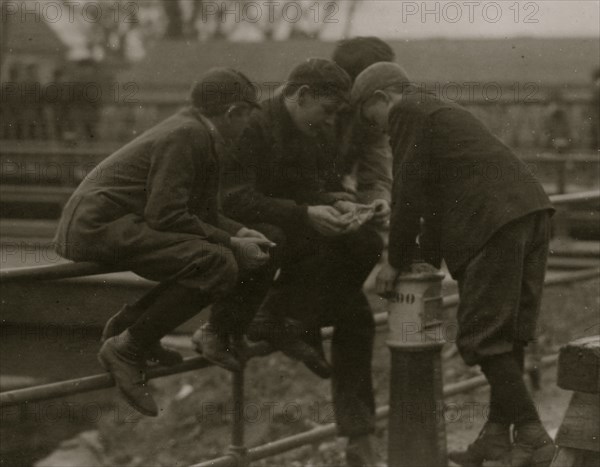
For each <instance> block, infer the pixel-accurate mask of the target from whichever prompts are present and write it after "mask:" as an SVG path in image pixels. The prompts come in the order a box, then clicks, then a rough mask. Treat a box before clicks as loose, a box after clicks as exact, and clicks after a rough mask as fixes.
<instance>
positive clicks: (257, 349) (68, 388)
mask: <svg viewBox="0 0 600 467" xmlns="http://www.w3.org/2000/svg"><path fill="white" fill-rule="evenodd" d="M598 276H600V268H592V269H586V270H583V271H575V272H564V273H560V274H556V275H554V276H553V277H550V278H547V279H546V282H545V285H547V286H551V285H557V284H563V283H568V282H580V281H584V280H588V279H592V278H594V277H598ZM458 302H459V297H458V295H457V294H454V295H448V296H446V297H444V299H443V307H444V308H451V307H453V306H456V305H457V304H458ZM375 323H376V325H378V326H382V325H385V324H386V323H387V313H378V314H376V315H375ZM332 335H333V328H331V327H326V328H323V330H322V336H323V339H329V338H331V336H332ZM271 351H272V349H271V348H270V347H269V346H268V345H266V344H264V343H258V344H255V345H252V346H250V347H249V348H248V353H247V356H248V358H251V357H256V356H261V355H266V354H267V353H269V352H271ZM209 366H212V363H211V362H209V361H208V360H205V359H204V358H203V357H201V356H198V357H190V358H187V359H185V360H184V362H183V363H181V364H179V365H176V366H172V367H156V368H150V369H149V370H148V372H147V376H148V379H155V378H161V377H163V376H170V375H174V374H178V373H184V372H186V371H192V370H198V369H201V368H206V367H209ZM113 386H114V381H113V379H112V377H111V376H110V374H108V373H102V374H98V375H93V376H85V377H83V378H76V379H71V380H66V381H59V382H56V383H49V384H43V385H39V386H33V387H29V388H23V389H15V390H12V391H4V392H0V407H8V406H14V405H18V404H23V403H27V402H35V401H42V400H47V399H54V398H58V397H65V396H70V395H74V394H80V393H83V392H89V391H95V390H98V389H108V388H111V387H113Z"/></svg>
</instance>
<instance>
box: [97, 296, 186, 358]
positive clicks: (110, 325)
mask: <svg viewBox="0 0 600 467" xmlns="http://www.w3.org/2000/svg"><path fill="white" fill-rule="evenodd" d="M129 308H131V307H130V306H129V305H124V306H123V308H121V309H120V310H119V311H118V312H117V314H116V315H114V316H112V317H111V318H110V319H109V320H108V321H107V322H106V324H105V325H104V329H103V330H102V337H101V338H100V343H104V341H106V340H107V339H108V338H110V337H114V336H116V335H118V334H121V333H122V332H123V331H125V329H127V328H128V327H129V326H130V325H131V324H132V323H125V322H124V321H123V320H122V319H121V317H120V315H122V313H124V312H126V311H127V309H129ZM145 354H146V359H147V360H149V361H151V362H155V363H158V364H159V365H164V366H174V365H178V364H180V363H181V362H183V357H182V356H181V354H180V353H179V352H176V351H174V350H171V349H168V348H167V347H164V346H163V345H162V344H161V343H160V342H156V343H155V344H153V345H152V346H151V347H150V348H149V349H148V350H146V353H145Z"/></svg>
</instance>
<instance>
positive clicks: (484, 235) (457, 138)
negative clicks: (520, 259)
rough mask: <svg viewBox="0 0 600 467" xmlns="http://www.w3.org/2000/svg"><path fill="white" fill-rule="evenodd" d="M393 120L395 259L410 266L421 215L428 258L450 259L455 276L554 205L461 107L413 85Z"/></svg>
mask: <svg viewBox="0 0 600 467" xmlns="http://www.w3.org/2000/svg"><path fill="white" fill-rule="evenodd" d="M389 122H390V123H389V125H390V129H389V131H390V137H391V145H392V151H393V154H394V188H393V195H392V218H391V226H390V250H389V262H390V264H391V265H393V266H395V267H397V268H404V267H406V266H407V265H408V264H410V262H411V260H412V259H413V254H414V245H415V239H416V237H417V235H418V234H419V232H420V218H423V219H424V226H425V227H426V228H425V229H424V231H423V236H422V238H421V241H420V243H421V247H422V248H423V250H424V256H425V258H426V259H428V260H429V261H432V262H434V263H439V262H440V260H441V258H442V257H443V258H444V259H445V261H446V264H447V265H448V269H449V270H450V272H451V273H452V274H453V275H454V274H455V273H457V272H458V271H460V269H461V268H462V267H463V266H464V265H465V264H466V262H467V261H468V260H469V259H470V258H471V257H473V256H474V255H475V253H477V252H478V251H479V250H480V249H481V248H482V246H483V245H484V244H485V243H486V242H487V241H488V239H489V238H490V237H491V236H492V235H493V234H494V233H495V232H496V231H498V229H500V228H501V227H502V226H504V225H506V224H508V223H509V222H511V221H513V220H515V219H518V218H520V217H523V216H525V215H527V214H529V213H532V212H535V211H540V210H545V209H552V205H551V204H550V200H549V199H548V196H547V195H546V193H545V192H544V190H543V188H542V186H541V185H540V184H539V182H538V181H537V180H536V179H535V177H534V176H533V175H532V174H531V172H530V171H529V169H528V167H527V166H526V165H525V164H524V163H523V162H522V161H521V160H520V159H519V158H518V157H517V156H516V155H515V154H514V153H513V152H512V151H511V150H510V149H509V148H508V147H507V146H505V145H504V144H503V143H502V142H501V141H500V140H499V139H497V138H496V137H495V136H493V135H492V134H491V133H490V131H489V130H488V129H487V128H485V126H484V125H483V124H482V122H481V121H479V120H478V119H477V118H475V117H474V116H473V115H472V114H471V113H469V112H468V111H467V110H465V109H464V108H462V107H460V106H459V105H455V104H450V103H444V102H442V101H440V100H439V99H437V98H435V97H433V96H431V95H429V94H425V93H423V92H421V91H420V90H413V92H409V93H408V94H405V95H404V97H403V99H402V101H401V102H399V103H398V104H396V105H395V106H394V107H393V108H392V110H391V111H390V119H389ZM504 253H505V254H510V252H504ZM436 266H439V264H436Z"/></svg>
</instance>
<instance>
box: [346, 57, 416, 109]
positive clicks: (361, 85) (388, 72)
mask: <svg viewBox="0 0 600 467" xmlns="http://www.w3.org/2000/svg"><path fill="white" fill-rule="evenodd" d="M402 84H410V79H409V78H408V75H407V74H406V71H404V68H402V67H401V66H400V65H398V64H397V63H390V62H379V63H375V64H373V65H371V66H370V67H368V68H367V69H365V70H364V71H363V72H361V73H360V74H359V75H358V76H357V77H356V80H355V81H354V85H353V86H352V104H353V105H357V104H362V103H363V102H365V101H366V100H367V99H369V98H370V97H371V96H372V95H373V94H375V91H378V90H382V89H385V88H388V87H390V86H394V85H402Z"/></svg>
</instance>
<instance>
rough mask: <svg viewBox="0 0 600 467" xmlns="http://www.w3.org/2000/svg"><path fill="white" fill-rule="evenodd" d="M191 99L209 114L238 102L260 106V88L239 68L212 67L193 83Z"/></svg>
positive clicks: (216, 112) (195, 105)
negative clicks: (238, 69)
mask: <svg viewBox="0 0 600 467" xmlns="http://www.w3.org/2000/svg"><path fill="white" fill-rule="evenodd" d="M191 100H192V104H193V105H194V107H197V108H199V109H200V110H202V111H203V112H205V113H207V114H218V113H220V112H223V111H225V110H226V109H227V107H228V106H230V105H231V104H235V103H237V102H246V103H248V104H250V105H252V106H256V107H258V88H257V86H256V85H255V84H253V83H252V82H251V81H250V80H249V79H248V77H246V76H245V75H244V74H243V73H241V72H239V71H237V70H234V69H232V68H211V69H210V70H208V71H207V72H206V74H204V76H203V77H202V78H201V79H200V80H199V81H196V82H195V83H194V84H193V85H192V92H191Z"/></svg>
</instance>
